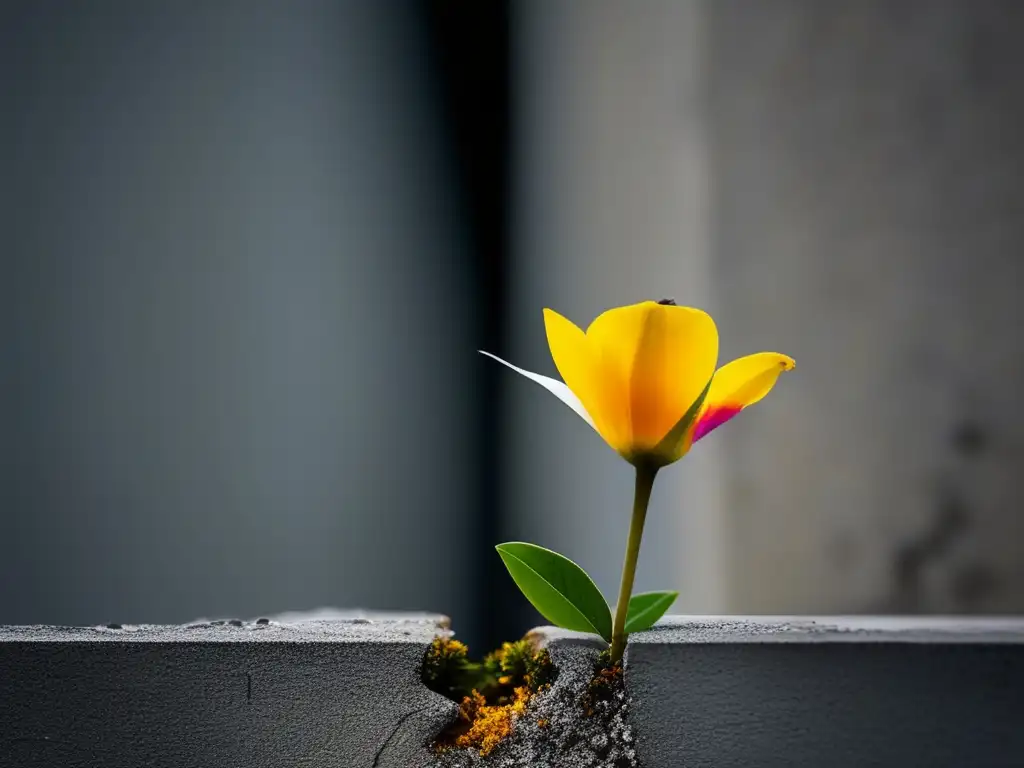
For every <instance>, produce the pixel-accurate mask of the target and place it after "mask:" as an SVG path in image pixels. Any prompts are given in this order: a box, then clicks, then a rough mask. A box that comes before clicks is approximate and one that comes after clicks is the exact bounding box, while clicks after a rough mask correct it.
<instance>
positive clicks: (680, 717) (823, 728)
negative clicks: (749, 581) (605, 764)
mask: <svg viewBox="0 0 1024 768" xmlns="http://www.w3.org/2000/svg"><path fill="white" fill-rule="evenodd" d="M626 687H627V690H628V692H629V694H630V696H631V698H632V702H631V718H632V724H633V726H634V728H635V731H636V734H637V743H638V751H639V756H640V760H641V765H643V766H644V768H678V766H681V765H682V766H687V768H694V767H702V766H714V768H734V767H735V768H741V767H742V768H749V767H750V766H758V768H774V767H775V766H778V767H779V768H820V766H829V768H866V767H868V766H884V767H886V768H888V767H890V766H891V767H892V768H909V767H910V766H928V767H929V768H963V767H964V766H972V768H1011V767H1014V768H1019V766H1021V765H1024V728H1022V727H1021V723H1024V619H974V620H963V619H941V618H935V619H898V618H882V619H880V618H863V619H862V618H835V619H833V618H819V619H807V618H800V619H786V618H749V619H737V618H734V617H733V618H726V617H722V618H715V617H679V616H674V617H668V618H667V619H665V620H663V621H662V622H660V623H659V625H658V626H657V627H656V628H655V629H654V630H652V631H650V632H644V633H639V634H637V635H634V636H633V637H632V638H631V641H630V643H629V647H628V649H627V652H626Z"/></svg>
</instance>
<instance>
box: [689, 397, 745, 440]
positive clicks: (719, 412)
mask: <svg viewBox="0 0 1024 768" xmlns="http://www.w3.org/2000/svg"><path fill="white" fill-rule="evenodd" d="M742 410H743V406H742V405H713V406H711V407H709V408H708V409H707V410H706V411H704V413H702V414H701V415H700V419H699V420H698V421H697V426H696V427H694V430H693V442H695V443H696V442H697V441H698V440H700V439H701V438H702V437H704V435H706V434H707V433H708V432H711V431H712V430H714V429H717V428H718V427H720V426H722V425H723V424H725V422H727V421H728V420H729V419H731V418H732V417H733V416H735V415H736V414H737V413H739V412H740V411H742Z"/></svg>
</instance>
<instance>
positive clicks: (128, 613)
mask: <svg viewBox="0 0 1024 768" xmlns="http://www.w3.org/2000/svg"><path fill="white" fill-rule="evenodd" d="M0 14H2V16H0V93H2V94H3V102H2V104H3V109H2V113H0V139H2V140H0V168H2V171H0V222H2V226H0V316H2V323H0V349H2V350H3V351H2V358H0V584H4V585H5V587H4V588H3V589H2V590H0V620H2V621H6V622H14V623H31V622H51V623H95V622H101V621H105V620H109V619H112V618H116V619H118V620H122V621H134V622H141V621H157V622H166V621H187V620H189V619H192V618H194V617H196V616H199V615H218V614H225V613H255V612H256V611H259V610H266V609H267V608H268V607H269V608H271V609H274V610H285V609H293V608H307V607H310V606H314V605H319V604H345V605H357V606H358V605H364V606H373V607H375V608H409V609H413V608H422V607H424V606H431V607H432V608H433V609H434V610H442V611H445V612H448V613H452V614H455V615H459V616H461V617H463V618H462V622H463V624H462V626H463V627H464V629H466V630H467V631H470V632H471V631H472V627H471V625H472V622H473V621H474V617H473V616H472V612H471V608H470V600H471V598H470V596H469V594H468V590H469V589H470V587H469V585H468V584H467V583H466V582H465V581H460V580H452V579H423V578H421V577H420V576H421V575H422V574H423V573H429V572H430V571H431V569H433V568H434V567H435V564H436V563H437V562H438V558H439V553H441V552H444V553H445V556H446V558H447V559H446V563H447V565H448V567H450V568H453V569H458V568H460V567H464V566H465V562H464V561H463V560H462V559H461V558H462V557H463V555H462V554H461V553H464V552H466V551H467V548H466V546H465V545H464V542H462V541H461V540H460V538H459V537H460V532H462V531H464V530H466V525H465V523H466V521H467V520H469V519H470V511H471V508H470V505H471V503H472V502H471V499H472V498H473V488H472V483H471V482H467V480H466V478H465V475H464V472H465V468H466V467H467V466H468V464H469V459H470V457H469V456H467V455H466V454H467V452H468V451H469V450H470V445H471V442H472V439H471V435H472V434H473V433H472V425H471V424H470V423H469V420H470V414H471V413H473V412H474V406H473V401H472V394H473V393H472V390H473V382H474V380H475V379H474V371H476V370H477V368H476V367H475V366H476V365H477V364H478V360H477V359H476V358H475V357H474V354H473V351H472V350H473V346H472V339H471V330H472V329H471V322H470V320H469V317H468V311H467V310H468V301H469V294H468V292H467V290H466V288H465V286H463V285H462V284H461V282H460V280H461V279H462V275H463V270H462V268H461V267H460V265H459V263H458V260H459V259H460V258H461V253H462V251H461V249H462V243H461V241H460V239H459V236H458V233H457V232H456V231H455V225H454V224H453V222H454V220H455V216H454V214H453V213H452V211H451V210H450V209H449V207H448V206H449V204H450V202H451V196H450V195H448V194H447V192H448V191H449V190H450V184H451V183H452V179H450V178H449V177H448V175H447V172H446V171H445V170H444V169H445V168H446V167H448V166H447V160H446V158H445V157H443V147H442V143H441V138H440V134H439V128H438V126H437V125H436V119H435V118H436V117H437V116H436V115H435V114H433V109H434V107H433V104H434V103H435V102H436V96H435V95H434V94H433V93H432V92H431V90H430V87H429V81H428V80H427V77H426V74H425V72H426V59H427V54H426V52H425V51H424V50H423V47H424V40H423V39H422V38H421V37H420V36H419V35H420V33H419V31H418V30H416V29H414V28H412V27H411V26H410V25H411V24H412V21H411V16H410V15H409V14H407V13H406V12H405V11H404V10H402V9H398V8H391V7H390V6H388V5H387V4H365V3H340V2H334V1H331V2H328V1H326V0H303V2H301V3H298V4H295V3H288V2H276V1H275V0H252V1H251V2H250V1H249V0H225V1H224V2H215V3H195V2H193V3H175V2H163V3H160V2H156V3H135V2H131V1H130V0H128V1H126V2H119V1H118V0H100V1H98V2H90V3H35V2H31V1H26V2H6V3H3V4H2V8H0ZM371 545H372V546H371ZM14 585H16V586H14Z"/></svg>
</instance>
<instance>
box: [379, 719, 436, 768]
mask: <svg viewBox="0 0 1024 768" xmlns="http://www.w3.org/2000/svg"><path fill="white" fill-rule="evenodd" d="M428 709H430V707H420V708H419V709H414V710H413V711H412V712H406V713H405V714H404V715H402V716H401V717H400V718H399V719H398V722H397V723H395V727H394V728H392V729H391V733H389V734H388V737H387V738H386V739H384V741H383V743H382V744H381V745H380V747H379V748H378V749H377V753H376V754H375V755H374V756H373V765H372V768H378V766H379V765H380V758H381V756H382V755H383V754H384V750H385V749H387V747H388V744H390V743H391V740H392V739H393V738H395V734H397V733H398V732H399V731H400V730H401V729H402V726H403V725H405V721H406V720H408V719H409V718H410V717H412V716H413V715H418V714H421V713H423V712H426V711H427V710H428Z"/></svg>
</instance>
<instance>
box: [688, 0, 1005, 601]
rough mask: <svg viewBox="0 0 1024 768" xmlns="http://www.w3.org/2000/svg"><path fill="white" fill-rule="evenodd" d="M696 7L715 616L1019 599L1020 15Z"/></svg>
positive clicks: (937, 9)
mask: <svg viewBox="0 0 1024 768" xmlns="http://www.w3.org/2000/svg"><path fill="white" fill-rule="evenodd" d="M704 8H705V11H706V18H707V44H706V51H707V55H708V59H707V66H706V73H707V85H706V87H707V92H708V96H709V103H708V121H709V124H710V125H711V126H712V127H713V129H712V130H711V131H709V133H710V135H711V136H712V137H713V140H712V144H711V157H712V158H713V160H712V164H713V169H714V170H713V175H714V178H715V185H714V186H715V189H716V194H715V200H714V205H713V207H712V217H713V220H714V243H715V245H714V261H713V269H714V284H715V286H716V289H717V291H718V293H719V295H720V297H721V300H722V306H723V308H724V310H725V311H724V312H723V313H722V315H721V318H720V326H721V330H722V333H723V336H724V338H725V339H726V345H727V347H726V348H727V349H729V350H733V351H736V352H740V351H745V350H750V349H759V348H762V347H766V348H772V347H779V348H781V349H782V350H783V351H785V352H788V353H789V354H791V355H793V356H794V357H795V358H796V360H797V365H798V369H797V372H796V374H795V375H793V376H791V377H787V379H786V380H785V381H784V383H783V386H781V387H780V388H779V391H778V392H777V393H774V394H773V395H772V397H771V399H770V402H766V403H765V404H764V405H763V406H758V408H757V409H756V410H752V411H751V412H750V413H747V414H744V415H743V417H742V419H740V420H737V422H736V423H735V424H734V425H732V426H730V428H728V430H727V431H723V433H722V434H721V435H720V444H721V447H722V449H723V456H722V459H723V462H724V475H725V477H726V478H727V483H726V486H725V495H724V497H723V500H722V501H723V507H722V514H723V515H725V516H726V517H727V519H728V530H729V537H728V547H729V551H730V553H731V554H730V557H729V562H730V567H729V571H728V572H729V577H730V585H729V588H728V593H729V595H730V599H729V601H728V603H727V605H728V607H729V608H730V609H731V610H737V611H740V612H753V611H760V612H766V613H776V612H783V613H785V612H791V611H812V612H813V611H859V610H897V611H930V612H939V613H943V612H957V611H982V612H984V611H1013V612H1020V611H1024V515H1022V514H1021V507H1022V501H1024V476H1022V474H1021V472H1020V467H1021V462H1022V459H1024V407H1022V406H1021V403H1020V397H1019V393H1020V392H1021V390H1022V389H1024V336H1022V335H1021V333H1020V332H1019V330H1020V328H1021V327H1024V301H1022V298H1024V281H1022V279H1021V278H1022V277H1024V261H1022V260H1021V258H1020V251H1021V248H1022V247H1024V215H1022V214H1024V203H1022V202H1021V201H1022V200H1024V141H1022V139H1021V137H1022V136H1024V91H1022V89H1021V87H1020V77H1019V73H1020V71H1021V68H1022V67H1024V51H1022V49H1021V47H1020V45H1019V41H1020V39H1021V35H1022V34H1024V8H1022V7H1021V6H1020V5H1019V4H1016V3H1013V2H995V1H993V0H984V1H983V2H950V1H949V0H946V1H944V2H907V3H887V2H874V1H863V2H853V3H844V4H842V7H841V8H840V7H837V8H833V7H831V6H827V7H826V5H825V4H822V3H817V2H813V0H803V1H794V0H771V1H770V2H765V3H743V2H732V3H730V2H725V3H712V2H709V3H706V4H705V5H704ZM769 573H770V574H771V578H765V576H766V574H769Z"/></svg>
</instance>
